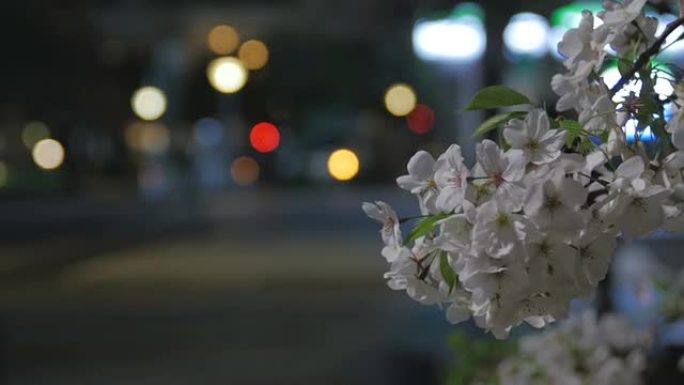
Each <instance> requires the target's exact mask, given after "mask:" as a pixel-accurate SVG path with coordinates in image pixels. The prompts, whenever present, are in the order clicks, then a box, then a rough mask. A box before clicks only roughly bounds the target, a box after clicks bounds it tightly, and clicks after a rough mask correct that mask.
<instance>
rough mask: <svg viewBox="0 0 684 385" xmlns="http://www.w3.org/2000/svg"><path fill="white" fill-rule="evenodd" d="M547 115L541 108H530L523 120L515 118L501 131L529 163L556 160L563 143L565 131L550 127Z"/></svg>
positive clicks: (538, 163)
mask: <svg viewBox="0 0 684 385" xmlns="http://www.w3.org/2000/svg"><path fill="white" fill-rule="evenodd" d="M550 125H551V123H550V122H549V117H548V116H547V115H546V112H545V111H543V110H538V109H537V110H532V111H530V112H529V113H528V114H527V117H526V118H525V120H516V121H513V122H512V123H511V124H509V125H508V126H507V127H506V128H505V129H504V131H503V136H504V139H506V142H508V144H510V145H511V147H512V148H514V149H516V150H520V151H521V152H522V153H523V155H524V157H525V158H526V159H527V160H528V161H529V162H531V163H534V164H536V165H541V164H545V163H550V162H552V161H554V160H556V159H557V158H558V157H559V156H560V153H561V148H562V147H563V145H564V144H565V136H566V134H567V133H566V132H565V131H559V130H552V129H550Z"/></svg>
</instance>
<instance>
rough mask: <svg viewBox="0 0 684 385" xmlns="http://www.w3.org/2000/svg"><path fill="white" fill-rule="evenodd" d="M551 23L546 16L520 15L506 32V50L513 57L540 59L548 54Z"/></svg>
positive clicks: (526, 13)
mask: <svg viewBox="0 0 684 385" xmlns="http://www.w3.org/2000/svg"><path fill="white" fill-rule="evenodd" d="M548 34H549V23H548V21H547V20H546V18H545V17H544V16H540V15H537V14H534V13H529V12H525V13H519V14H517V15H514V16H513V17H512V18H511V21H510V22H509V23H508V25H507V26H506V29H505V30H504V35H503V38H504V43H505V44H506V49H507V50H508V52H509V53H511V54H512V55H513V56H526V57H534V58H539V57H542V56H544V55H545V54H546V49H547V44H548V43H547V41H548Z"/></svg>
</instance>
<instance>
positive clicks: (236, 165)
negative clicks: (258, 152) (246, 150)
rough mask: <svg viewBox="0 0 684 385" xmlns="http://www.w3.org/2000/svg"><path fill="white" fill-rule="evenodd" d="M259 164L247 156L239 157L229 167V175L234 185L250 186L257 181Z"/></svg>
mask: <svg viewBox="0 0 684 385" xmlns="http://www.w3.org/2000/svg"><path fill="white" fill-rule="evenodd" d="M259 173H260V167H259V163H257V161H256V160H254V159H253V158H250V157H248V156H241V157H239V158H237V159H235V160H234V161H233V163H232V164H231V165H230V175H231V176H232V177H233V181H234V182H235V184H237V185H239V186H250V185H253V184H254V183H256V182H257V181H258V180H259Z"/></svg>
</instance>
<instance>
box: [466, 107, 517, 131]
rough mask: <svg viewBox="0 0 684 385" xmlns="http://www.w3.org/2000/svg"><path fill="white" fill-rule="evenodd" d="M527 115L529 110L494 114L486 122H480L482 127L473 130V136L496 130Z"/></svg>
mask: <svg viewBox="0 0 684 385" xmlns="http://www.w3.org/2000/svg"><path fill="white" fill-rule="evenodd" d="M525 115H527V112H523V111H513V112H506V113H503V114H499V115H495V116H492V117H491V118H489V119H487V120H486V121H485V122H484V123H482V124H480V127H478V128H477V130H475V132H473V137H476V136H482V135H485V134H486V133H488V132H489V131H492V130H495V129H497V128H499V127H501V126H503V125H504V124H506V123H508V122H509V121H511V120H513V119H518V118H522V117H523V116H525Z"/></svg>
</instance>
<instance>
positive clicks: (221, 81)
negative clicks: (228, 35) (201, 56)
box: [207, 57, 249, 94]
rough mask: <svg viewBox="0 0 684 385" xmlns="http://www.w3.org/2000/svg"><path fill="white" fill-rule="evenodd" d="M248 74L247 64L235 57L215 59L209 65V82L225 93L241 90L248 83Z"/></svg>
mask: <svg viewBox="0 0 684 385" xmlns="http://www.w3.org/2000/svg"><path fill="white" fill-rule="evenodd" d="M248 76H249V75H248V72H247V69H246V68H245V66H244V65H243V64H242V62H241V61H240V60H239V59H238V58H235V57H221V58H218V59H214V60H212V61H211V63H209V66H208V67H207V77H208V78H209V83H211V85H212V86H213V87H214V88H215V89H216V90H217V91H219V92H222V93H224V94H232V93H235V92H238V91H240V90H241V89H242V87H244V86H245V83H247V78H248Z"/></svg>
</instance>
